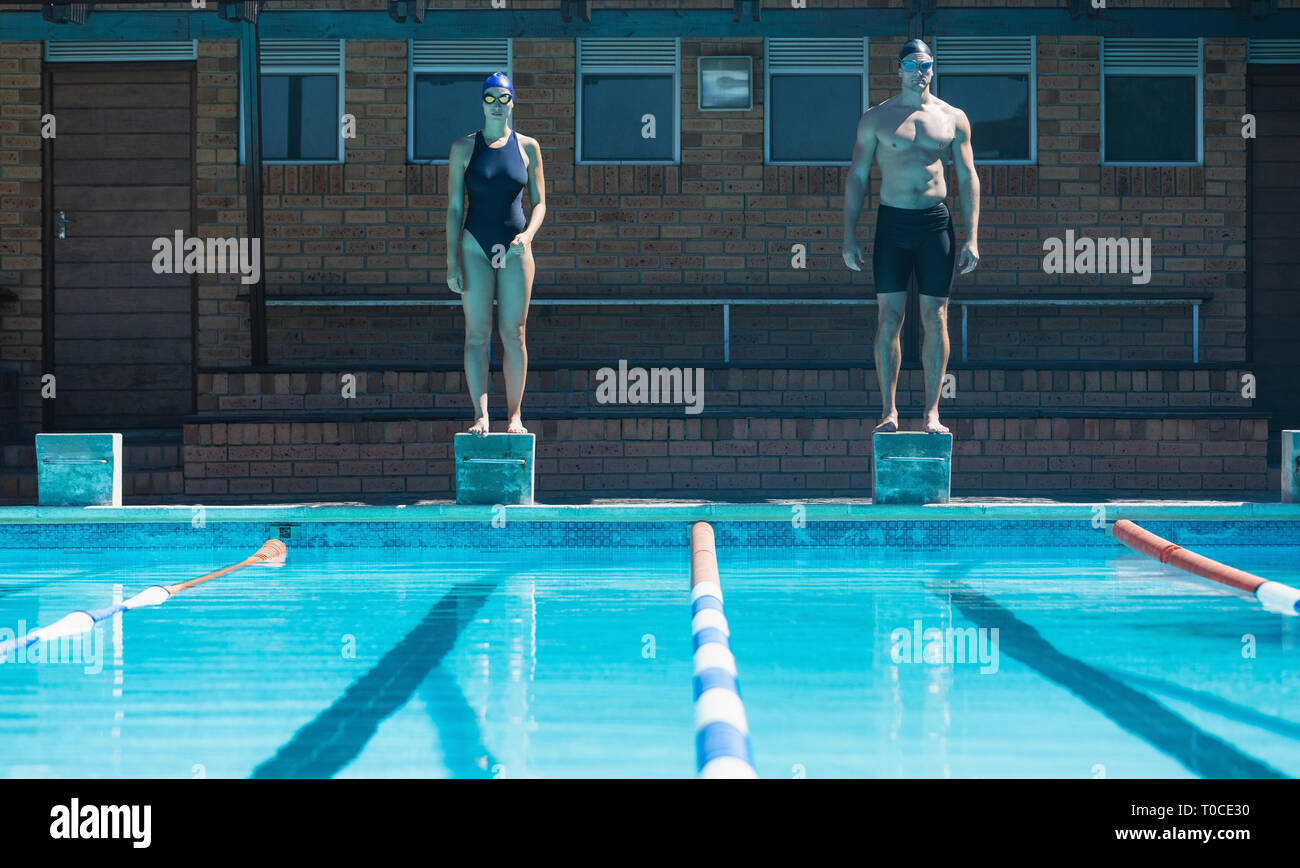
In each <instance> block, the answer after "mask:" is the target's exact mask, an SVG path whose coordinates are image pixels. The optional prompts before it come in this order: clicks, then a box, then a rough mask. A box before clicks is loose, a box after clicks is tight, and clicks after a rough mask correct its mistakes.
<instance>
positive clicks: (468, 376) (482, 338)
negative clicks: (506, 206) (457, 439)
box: [460, 232, 497, 434]
mask: <svg viewBox="0 0 1300 868" xmlns="http://www.w3.org/2000/svg"><path fill="white" fill-rule="evenodd" d="M460 261H461V267H462V268H463V270H464V272H465V291H464V292H463V293H461V297H460V300H461V308H462V309H463V310H464V311H465V385H466V386H467V387H468V388H469V401H470V406H471V407H472V408H473V413H474V424H473V426H472V427H471V428H470V429H469V431H470V433H471V434H486V433H488V394H487V393H488V383H489V382H490V378H489V374H488V357H489V351H490V350H491V347H492V299H493V297H494V296H495V295H496V291H497V289H496V283H497V282H496V278H497V276H496V273H495V269H493V268H492V263H491V262H490V261H489V260H488V258H487V257H486V256H484V255H483V251H482V250H481V249H480V248H479V246H478V242H477V241H475V240H474V236H472V235H470V234H469V232H465V233H464V236H463V238H462V241H461V245H460Z"/></svg>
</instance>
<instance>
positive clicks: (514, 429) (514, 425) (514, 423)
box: [506, 416, 528, 434]
mask: <svg viewBox="0 0 1300 868" xmlns="http://www.w3.org/2000/svg"><path fill="white" fill-rule="evenodd" d="M506 433H507V434H527V433H528V429H527V428H525V427H524V423H523V422H521V421H519V417H518V416H511V417H510V424H509V425H507V426H506Z"/></svg>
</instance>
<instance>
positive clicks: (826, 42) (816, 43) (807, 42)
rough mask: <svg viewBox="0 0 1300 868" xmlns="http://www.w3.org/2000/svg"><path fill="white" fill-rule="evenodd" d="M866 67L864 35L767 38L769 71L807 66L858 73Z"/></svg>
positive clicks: (800, 68) (801, 68) (781, 70)
mask: <svg viewBox="0 0 1300 868" xmlns="http://www.w3.org/2000/svg"><path fill="white" fill-rule="evenodd" d="M866 66H867V40H866V37H862V38H855V39H837V38H832V39H812V38H808V39H805V38H774V39H769V40H768V41H767V68H768V71H769V72H784V71H786V70H797V71H800V72H806V71H807V70H808V68H809V67H813V68H815V69H824V70H826V71H827V72H845V71H849V72H861V71H862V70H864V69H866Z"/></svg>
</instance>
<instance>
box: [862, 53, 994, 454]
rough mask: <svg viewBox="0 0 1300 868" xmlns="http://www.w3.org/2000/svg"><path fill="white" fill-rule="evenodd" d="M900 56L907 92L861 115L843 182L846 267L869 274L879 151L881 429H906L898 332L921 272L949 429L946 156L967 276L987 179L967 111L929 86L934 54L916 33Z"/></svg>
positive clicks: (933, 404)
mask: <svg viewBox="0 0 1300 868" xmlns="http://www.w3.org/2000/svg"><path fill="white" fill-rule="evenodd" d="M898 61H899V63H898V81H899V84H900V85H901V86H902V93H900V94H899V95H897V96H894V97H890V98H889V99H887V100H885V101H884V102H882V103H880V104H879V105H876V106H872V107H871V108H869V109H867V111H866V113H865V114H863V115H862V119H861V120H860V121H858V132H857V141H856V142H854V145H853V164H852V165H851V166H850V167H849V175H848V182H847V183H846V184H845V189H844V264H845V265H847V266H848V267H849V268H851V269H853V270H854V271H861V268H859V263H861V262H862V261H863V256H862V249H861V247H859V245H858V242H857V240H856V238H854V232H855V230H856V228H857V224H858V216H859V214H861V212H862V200H863V196H864V194H865V193H866V189H867V178H868V177H869V176H870V174H871V160H872V158H873V157H875V159H876V160H877V162H879V163H880V210H879V211H878V212H877V214H876V245H875V252H874V253H873V254H872V258H871V271H872V274H873V275H874V276H875V281H876V303H877V309H878V311H879V321H878V322H879V324H878V326H877V328H876V346H875V351H876V374H877V375H878V376H879V377H880V393H881V399H882V400H881V403H882V406H883V410H882V413H881V421H880V423H879V424H878V425H876V427H875V429H874V431H873V433H875V432H888V431H897V430H898V408H897V407H896V406H895V404H894V394H895V391H896V390H897V386H898V369H899V365H900V364H901V362H902V348H901V347H900V345H899V334H900V333H901V332H902V328H903V313H904V309H905V305H906V302H907V282H908V278H909V277H910V276H911V275H912V274H913V273H915V274H916V283H917V288H918V289H919V291H920V294H921V323H922V325H923V327H924V330H925V341H924V346H923V349H922V355H923V359H922V361H923V364H924V366H925V423H924V424H925V430H926V431H928V432H930V433H932V434H947V433H948V429H947V428H946V427H945V426H944V425H943V424H942V423H941V422H940V421H939V389H940V387H941V386H942V385H943V377H944V373H945V371H946V370H947V367H948V294H949V293H950V292H951V290H952V280H953V271H954V263H955V262H956V261H957V239H956V236H955V234H954V233H953V228H952V215H951V214H949V213H948V206H947V205H946V204H944V201H943V200H944V199H945V198H946V197H947V196H948V185H947V179H946V178H945V177H944V166H943V160H944V158H945V157H954V159H953V163H954V168H955V169H956V174H957V186H958V189H959V190H960V193H961V212H962V220H963V221H964V222H965V225H966V243H965V244H964V245H963V246H962V250H961V260H960V263H959V264H960V265H962V266H964V267H963V268H962V272H961V273H962V274H968V273H970V272H971V271H973V270H974V269H975V266H976V265H977V264H978V263H979V259H980V256H979V248H978V247H977V246H976V239H977V230H978V226H979V196H980V184H979V178H978V177H976V175H975V160H974V157H973V152H972V150H971V134H970V121H968V120H967V119H966V113H965V112H963V111H962V110H961V109H959V108H955V107H953V106H951V105H949V104H948V103H946V102H944V101H943V100H941V99H939V98H938V97H937V96H934V95H933V94H931V93H930V82H931V80H932V77H933V74H934V53H933V52H932V51H930V48H929V46H927V45H926V44H925V43H924V42H922V41H921V40H919V39H913V40H911V41H909V42H908V43H907V44H905V45H904V46H903V48H902V50H900V51H899V52H898Z"/></svg>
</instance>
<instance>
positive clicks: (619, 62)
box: [578, 39, 677, 72]
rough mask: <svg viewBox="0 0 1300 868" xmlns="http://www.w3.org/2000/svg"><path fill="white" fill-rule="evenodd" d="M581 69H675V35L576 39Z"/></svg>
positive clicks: (668, 70)
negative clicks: (654, 37) (647, 37)
mask: <svg viewBox="0 0 1300 868" xmlns="http://www.w3.org/2000/svg"><path fill="white" fill-rule="evenodd" d="M578 66H579V68H580V69H581V70H582V71H583V72H622V71H628V70H633V69H635V70H662V71H665V72H672V71H673V70H675V69H677V40H676V39H579V40H578Z"/></svg>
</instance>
